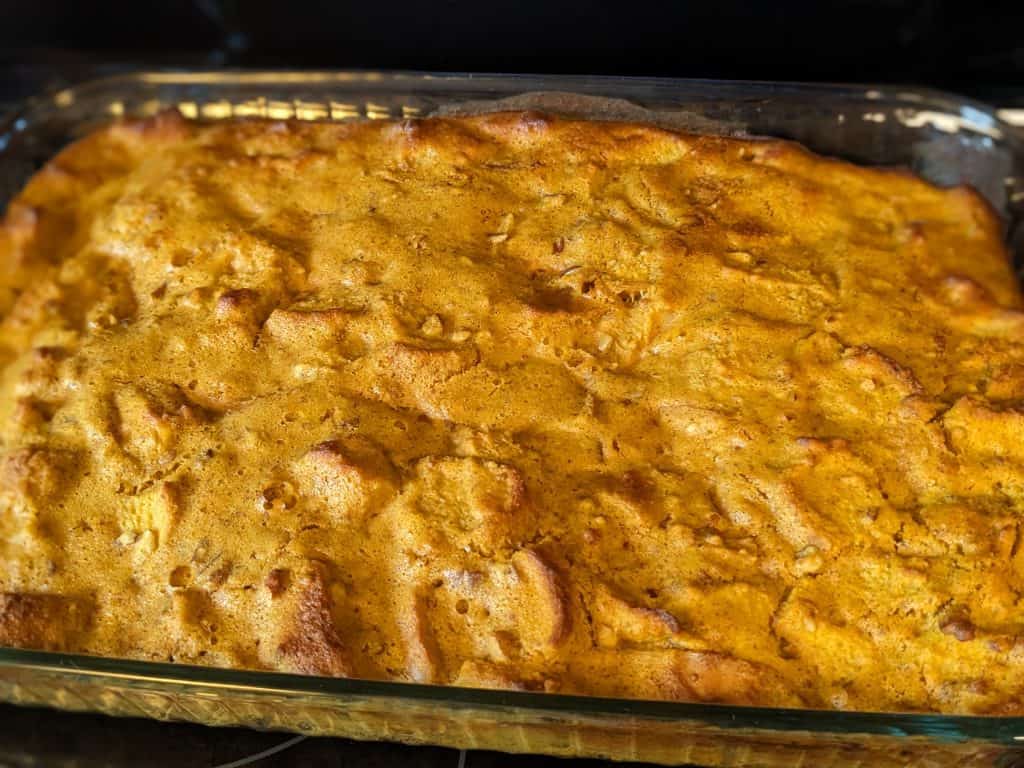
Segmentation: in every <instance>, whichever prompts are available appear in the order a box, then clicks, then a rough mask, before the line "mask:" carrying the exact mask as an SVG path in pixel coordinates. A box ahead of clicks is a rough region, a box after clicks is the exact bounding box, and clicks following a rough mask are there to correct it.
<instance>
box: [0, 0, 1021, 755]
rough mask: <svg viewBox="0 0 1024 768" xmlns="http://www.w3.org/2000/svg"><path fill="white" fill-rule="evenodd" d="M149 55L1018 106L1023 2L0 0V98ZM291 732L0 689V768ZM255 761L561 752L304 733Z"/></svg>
mask: <svg viewBox="0 0 1024 768" xmlns="http://www.w3.org/2000/svg"><path fill="white" fill-rule="evenodd" d="M154 66H156V67H196V66H234V67H237V66H242V67H244V66H250V67H255V66H260V67H300V68H301V67H321V68H364V69H387V68H390V69H396V68H401V69H419V70H438V71H491V72H535V73H581V74H612V75H615V74H618V75H662V76H681V77H709V78H743V79H759V80H810V81H847V82H862V83H866V82H876V83H905V84H914V85H929V86H933V87H938V88H945V89H949V90H953V91H957V92H961V93H964V94H967V95H971V96H974V97H977V98H982V99H986V100H989V101H992V102H993V103H996V104H997V105H999V106H1007V107H1008V106H1015V105H1020V106H1024V0H1015V1H1003V2H994V3H986V2H979V1H976V2H951V1H950V0H924V1H923V2H909V1H907V0H864V1H863V2H850V1H845V2H828V0H818V1H813V0H776V1H775V2H740V1H739V0H702V2H655V1H653V0H620V1H619V2H583V1H582V0H575V1H574V2H557V1H556V0H474V1H473V2H464V1H455V0H434V1H433V2H431V1H430V0H418V1H416V0H412V1H410V0H360V1H359V2H333V3H315V2H311V1H310V0H275V1H273V2H270V1H268V0H178V1H177V2H152V1H146V0H143V1H142V2H139V1H137V0H136V1H135V2H131V1H129V0H107V1H105V2H90V1H89V0H0V113H2V112H3V111H4V109H5V107H10V106H12V105H13V104H14V103H15V102H16V101H17V100H18V99H21V98H25V97H27V96H29V95H32V94H34V93H37V92H39V91H41V90H44V89H54V88H58V87H62V86H64V85H66V84H68V83H70V82H75V81H78V80H83V79H86V78H88V77H91V76H96V75H102V74H105V73H109V72H112V71H117V70H123V69H130V68H139V67H154ZM288 738H289V737H288V736H286V735H282V734H261V733H254V732H248V731H242V730H237V729H219V730H215V729H207V728H202V727H199V726H189V725H183V724H177V725H161V724H157V723H153V722H144V721H132V720H111V719H107V718H103V717H100V716H95V715H72V714H58V713H55V712H49V711H45V710H19V709H15V708H13V707H10V706H7V705H0V768H6V766H29V765H40V766H49V765H54V766H56V765H59V766H66V767H67V768H71V767H72V766H74V767H75V768H100V766H103V767H104V768H107V767H108V766H115V767H116V768H129V766H131V767H134V766H149V767H153V766H157V767H159V766H168V767H169V766H177V765H197V766H205V767H207V768H209V767H210V766H218V765H219V766H224V765H231V764H234V761H235V760H237V759H238V758H240V757H245V756H246V755H253V754H256V753H259V752H260V751H261V750H264V749H267V748H268V747H272V746H274V745H275V744H281V743H282V742H284V741H286V740H287V739H288ZM258 765H259V766H261V768H262V766H350V765H351V766H360V768H363V767H367V768H374V767H383V766H392V765H402V766H407V767H408V768H459V767H460V766H462V768H563V767H565V768H567V767H568V766H569V765H570V763H568V762H565V761H557V760H553V759H548V758H539V757H514V756H508V755H498V754H494V753H470V754H468V755H459V753H457V752H455V751H453V750H445V749H435V748H411V747H402V746H398V745H388V744H376V745H375V744H366V745H358V744H353V743H350V742H343V741H340V740H333V739H310V740H307V741H305V742H302V743H301V744H298V745H295V746H293V747H292V748H291V749H289V750H287V751H286V752H282V753H280V754H278V755H275V756H274V757H272V758H267V759H264V760H261V761H259V763H258ZM571 765H572V766H573V768H577V766H578V768H608V766H609V764H607V763H604V762H600V761H585V762H578V763H577V762H573V763H571Z"/></svg>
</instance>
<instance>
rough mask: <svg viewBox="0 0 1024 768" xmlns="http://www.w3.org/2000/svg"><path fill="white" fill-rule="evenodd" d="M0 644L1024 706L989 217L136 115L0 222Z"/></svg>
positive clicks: (978, 211)
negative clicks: (143, 118) (136, 118)
mask: <svg viewBox="0 0 1024 768" xmlns="http://www.w3.org/2000/svg"><path fill="white" fill-rule="evenodd" d="M0 366H2V369H0V370H2V373H0V424H2V427H0V429H2V431H0V454H2V455H0V593H2V594H3V597H2V598H0V643H3V644H10V645H20V646H26V647H37V648H39V647H41V648H50V649H63V650H71V651H81V652H88V653H98V654H105V655H111V656H131V657H136V658H149V659H174V660H177V661H185V662H192V663H205V664H217V665H222V666H235V667H250V668H260V669H280V670H291V671H297V672H305V673H312V674H327V675H352V676H359V677H370V678H378V679H397V680H418V681H424V682H437V683H443V684H456V685H476V686H491V687H502V688H513V689H516V688H519V689H527V690H546V691H562V692H580V693H588V694H596V695H610V696H630V697H642V698H664V699H689V700H702V701H722V702H734V703H743V704H763V705H783V706H810V707H834V708H840V709H878V710H895V709H901V710H920V711H942V712H995V713H1001V714H1011V713H1016V714H1020V713H1021V698H1022V697H1021V694H1020V691H1021V690H1022V689H1024V642H1021V637H1022V636H1024V612H1022V608H1021V606H1020V598H1019V595H1020V594H1024V553H1022V548H1021V547H1020V545H1019V539H1020V514H1021V512H1022V510H1024V504H1022V502H1024V449H1022V448H1021V445H1024V439H1022V438H1024V301H1022V297H1021V294H1020V292H1019V290H1018V288H1017V287H1016V284H1015V281H1014V279H1013V274H1012V271H1011V268H1010V265H1009V263H1008V260H1007V257H1006V253H1005V250H1004V247H1003V245H1002V243H1001V241H1000V234H999V227H998V222H997V221H996V219H995V217H994V215H993V213H992V212H991V210H989V209H988V208H987V206H986V205H985V203H984V202H983V201H982V200H981V199H980V198H979V197H978V196H977V195H976V194H974V193H972V192H970V191H968V190H939V189H936V188H934V187H931V186H929V185H927V184H925V183H923V182H922V181H920V180H918V179H915V178H914V177H912V176H910V175H908V174H893V173H889V172H883V171H877V170H870V169H864V168H857V167H854V166H851V165H848V164H845V163H841V162H838V161H834V160H827V159H823V158H820V157H817V156H815V155H813V154H811V153H809V152H807V151H805V150H803V149H801V148H799V147H797V146H795V145H792V144H787V143H781V142H774V141H743V140H735V139H725V138H716V137H698V136H686V135H680V134H674V133H670V132H666V131H662V130H657V129H655V128H652V127H649V126H643V125H628V124H611V123H598V122H578V121H577V122H574V121H567V120H559V119H554V118H549V117H545V116H543V115H536V114H531V115H523V114H495V115H485V116H480V117H473V118H461V119H429V120H421V121H404V122H395V123H378V122H370V123H364V124H344V125H343V124H300V123H271V122H260V121H252V122H227V123H221V124H214V125H201V124H194V123H189V122H187V121H185V120H183V119H181V118H180V117H177V116H175V115H173V114H166V115H161V116H159V117H157V118H154V119H152V120H147V121H141V122H129V123H118V124H115V125H112V126H110V127H108V128H106V129H103V130H101V131H98V132H97V133H95V134H93V135H91V136H89V137H87V138H85V139H84V140H82V141H81V142H78V143H77V144H74V145H72V146H71V147H69V148H68V149H66V150H65V151H64V152H62V153H61V154H60V155H58V156H57V157H56V158H55V159H54V160H53V161H52V162H51V163H50V164H49V165H48V166H47V167H46V168H44V169H43V170H42V171H40V173H39V174H37V175H36V176H35V177H34V178H33V179H32V181H30V183H29V184H28V186H27V187H26V188H25V190H24V191H23V192H22V193H21V194H20V195H19V196H18V198H17V199H16V200H15V201H14V202H13V203H12V204H11V205H10V206H9V208H8V211H7V214H6V216H5V218H4V220H3V223H2V224H0Z"/></svg>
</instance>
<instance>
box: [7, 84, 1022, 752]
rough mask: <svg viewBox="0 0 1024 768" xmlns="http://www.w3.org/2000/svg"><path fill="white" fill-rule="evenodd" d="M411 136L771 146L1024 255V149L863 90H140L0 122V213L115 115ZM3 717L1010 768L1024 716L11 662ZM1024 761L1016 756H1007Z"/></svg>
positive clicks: (962, 107) (942, 101) (979, 112)
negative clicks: (446, 122)
mask: <svg viewBox="0 0 1024 768" xmlns="http://www.w3.org/2000/svg"><path fill="white" fill-rule="evenodd" d="M172 107H173V108H177V109H179V110H180V111H181V112H182V113H183V114H184V115H185V116H186V117H189V118H195V119H203V120H219V119H226V118H231V117H265V118H271V119H300V120H357V119H384V118H403V117H404V118H410V117H417V116H422V115H429V114H435V113H456V112H462V111H482V110H494V109H523V108H533V109H544V110H547V111H550V112H555V113H561V114H567V115H572V116H582V117H589V118H609V119H626V120H644V121H648V122H654V123H657V124H661V125H664V126H667V127H672V128H679V129H684V130H689V131H694V132H708V133H725V134H738V135H755V136H774V137H781V138H789V139H794V140H798V141H800V142H802V143H803V144H805V145H807V146H809V147H810V148H812V149H814V150H816V151H818V152H821V153H825V154H830V155H836V156H839V157H842V158H845V159H849V160H853V161H856V162H860V163H866V164H871V165H882V166H898V167H905V168H909V169H910V170H912V171H914V172H915V173H918V174H919V175H921V176H923V177H924V178H926V179H928V180H929V181H932V182H934V183H937V184H940V185H954V184H970V185H971V186H973V187H975V188H976V189H977V190H978V191H979V192H981V194H983V195H984V196H985V197H986V199H987V200H988V201H989V202H990V203H991V204H992V206H993V208H994V209H995V210H996V211H997V212H998V213H999V214H1000V215H1001V216H1002V217H1003V220H1004V221H1005V222H1006V225H1007V244H1008V247H1009V248H1010V250H1011V252H1012V253H1013V254H1014V256H1015V257H1016V258H1018V259H1019V258H1020V257H1021V256H1022V255H1024V227H1022V226H1021V221H1022V220H1024V149H1022V142H1021V138H1020V136H1019V135H1018V134H1015V133H1014V129H1012V128H1009V127H1008V126H1007V125H1005V124H1004V123H1003V122H1002V121H1000V119H999V118H997V117H996V116H995V115H994V113H993V112H992V111H991V110H989V109H988V108H986V107H983V106H980V105H976V104H971V103H967V102H964V101H962V100H959V99H957V98H956V97H953V96H949V95H945V94H940V93H932V92H919V91H909V90H898V89H896V90H892V91H882V90H878V89H872V88H866V87H856V86H820V85H793V84H771V83H735V82H708V81H679V80H654V79H622V78H586V77H554V78H552V77H542V76H501V75H486V76H470V75H439V76H431V75H415V74H376V73H345V72H319V73H318V72H313V73H288V72H247V73H211V72H181V73H140V74H137V75H127V76H121V77H116V78H110V79H106V80H99V81H93V82H89V83H85V84H83V85H80V86H76V87H74V88H72V89H68V90H65V91H61V92H59V93H56V94H52V95H46V96H42V97H39V98H37V99H34V100H32V101H31V102H29V103H28V104H27V105H26V106H25V107H24V108H23V109H22V110H20V111H19V112H16V113H15V114H14V115H13V116H12V117H11V118H9V119H8V120H7V121H6V122H4V123H0V210H2V209H3V208H4V207H5V206H6V202H7V201H8V200H9V199H10V197H11V196H13V195H14V194H15V193H16V192H17V191H18V190H19V189H20V188H21V187H22V186H23V185H24V184H25V182H26V181H27V180H28V178H29V177H30V176H31V174H32V173H34V172H35V170H37V169H38V168H39V167H40V166H41V165H42V164H43V163H45V162H46V161H47V160H48V159H50V158H51V157H52V156H53V155H54V154H55V153H56V152H57V151H58V150H59V149H60V148H61V147H63V146H64V145H66V144H67V143H68V142H69V141H71V140H73V139H75V138H77V137H79V136H81V135H83V134H85V133H86V132H88V131H89V130H90V129H92V128H94V127H97V126H98V125H101V124H102V123H104V122H106V121H109V120H111V119H114V118H117V117H122V116H124V117H130V116H131V117H134V116H146V115H152V114H155V113H157V112H159V111H161V110H163V109H167V108H172ZM0 699H2V700H6V701H11V702H17V703H21V704H30V705H46V706H54V707H60V708H66V709H79V710H93V711H100V712H107V713H110V714H117V715H134V716H145V717H153V718H158V719H184V720H191V721H195V722H203V723H208V724H211V725H228V724H237V725H247V726H251V727H256V728H268V729H280V730H289V731H297V732H303V733H310V734H323V735H337V736H348V737H352V738H363V739H392V740H398V741H405V742H409V743H434V744H444V745H449V746H455V747H467V748H472V747H475V748H488V749H499V750H506V751H516V752H539V753H546V754H555V755H566V756H591V757H611V758H614V759H621V760H647V761H652V762H660V763H665V764H679V763H700V764H704V765H755V764H756V765H786V766H788V765H793V764H795V763H798V762H799V761H801V760H802V761H804V763H805V764H807V765H821V766H845V765H855V764H870V765H873V766H874V765H878V766H885V765H905V764H908V763H911V762H914V761H915V759H917V758H922V759H927V761H928V764H930V765H992V764H994V763H997V762H999V763H1001V764H1004V765H1009V764H1010V763H1009V762H1006V761H1012V760H1014V759H1019V758H1021V757H1022V756H1024V755H1022V753H1021V752H1020V751H1019V749H1020V747H1019V746H1018V745H1022V744H1024V742H1022V741H1021V740H1022V739H1024V718H1003V719H999V718H982V717H942V716H914V715H898V714H894V715H886V714H867V715H865V714H858V713H834V712H808V711H801V710H769V709H756V708H748V707H716V706H707V705H700V704H675V703H665V702H637V701H614V700H605V699H587V698H581V697H566V696H555V695H536V694H526V693H518V692H498V691H471V690H465V689H453V688H443V687H436V688H430V687H424V686H418V685H412V684H403V683H370V682H363V681H353V680H328V679H321V678H299V677H294V676H287V675H277V674H270V673H259V672H240V671H233V670H221V669H207V668H196V667H185V666H180V665H177V666H174V665H167V664H153V663H145V662H130V661H118V660H110V659H95V658H86V657H79V656H67V655H61V654H44V653H35V652H30V651H20V650H13V649H0ZM1015 756H1016V757H1015Z"/></svg>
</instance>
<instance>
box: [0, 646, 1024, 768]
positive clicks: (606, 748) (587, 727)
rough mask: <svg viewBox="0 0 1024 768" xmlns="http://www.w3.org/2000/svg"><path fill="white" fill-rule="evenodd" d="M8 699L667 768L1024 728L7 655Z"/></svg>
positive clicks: (937, 751)
mask: <svg viewBox="0 0 1024 768" xmlns="http://www.w3.org/2000/svg"><path fill="white" fill-rule="evenodd" d="M0 700H5V701H9V702H14V703H18V704H24V705H32V706H52V707H59V708H62V709H69V710H79V711H95V712H103V713H106V714H111V715H121V716H130V717H149V718H154V719H158V720H188V721H192V722H198V723H204V724H207V725H214V726H228V725H244V726H248V727H253V728H260V729H267V730H284V731H294V732H298V733H306V734H309V735H318V736H342V737H347V738H355V739H365V740H380V739H388V740H392V741H401V742H405V743H409V744H437V745H443V746H450V747H455V748H460V749H491V750H501V751H506V752H529V753H540V754H549V755H557V756H562V757H603V758H611V759H614V760H642V761H649V762H655V763H661V764H665V765H678V764H695V765H704V766H754V765H756V766H768V767H771V766H779V767H780V768H782V767H783V766H785V767H786V768H788V767H789V766H793V765H801V764H803V765H814V766H821V768H832V767H833V766H834V767H835V768H843V767H845V766H854V765H870V766H872V767H873V768H890V767H893V768H895V766H905V765H929V766H991V765H1005V766H1009V765H1011V764H1015V763H1012V761H1013V760H1014V759H1019V758H1020V757H1021V753H1020V751H1019V750H1018V749H1017V748H1016V747H1015V746H1014V745H1015V744H1016V743H1017V742H1016V739H1017V738H1019V736H1018V734H1021V733H1024V723H1022V722H1021V720H1022V719H1020V718H983V717H943V716H935V715H925V716H918V715H886V714H858V713H836V712H813V711H801V710H779V709H757V708H751V707H725V706H714V705H702V704H675V703H666V702H642V701H615V700H609V699H597V698H584V697H578V696H560V695H554V694H531V693H522V692H518V691H513V692H506V691H478V690H470V689H464V688H445V687H441V686H424V685H415V684H409V683H376V682H367V681H358V680H341V679H330V678H313V677H296V676H293V675H282V674H276V673H265V672H243V671H238V670H224V669H211V668H200V667H189V666H185V665H180V664H178V665H171V664H162V663H150V662H133V661H118V660H114V659H97V658H88V657H82V656H77V657H76V656H67V655H61V654H47V653H39V652H32V651H18V650H10V649H0Z"/></svg>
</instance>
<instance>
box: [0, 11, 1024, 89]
mask: <svg viewBox="0 0 1024 768" xmlns="http://www.w3.org/2000/svg"><path fill="white" fill-rule="evenodd" d="M125 65H127V66H141V65H164V66H174V65H182V66H188V65H193V66H194V65H229V66H277V67H296V66H297V67H357V68H405V69H422V70H444V71H456V70H475V71H493V72H551V73H589V74H624V75H625V74H647V75H669V76H685V77H712V78H749V79H762V80H766V79H783V80H828V81H857V82H869V81H870V82H883V83H892V82H899V83H912V84H921V85H932V86H937V87H941V88H947V89H951V90H955V91H960V92H963V93H967V94H969V95H974V96H980V97H982V98H990V99H991V100H996V101H999V100H1002V101H1004V102H1005V101H1006V97H1007V96H1008V97H1009V98H1010V99H1011V100H1014V101H1017V102H1018V103H1020V100H1021V97H1020V95H1019V94H1020V91H1021V90H1024V2H1022V0H1003V1H1001V2H991V3H986V2H962V1H961V2H952V1H951V0H923V1H922V2H911V1H907V0H862V1H860V2H851V1H849V0H846V1H845V2H828V0H817V1H815V0H776V2H749V1H747V2H742V1H740V0H702V2H657V1H656V0H620V1H619V2H585V1H583V0H574V1H573V2H557V0H474V1H473V2H465V1H464V0H434V1H433V2H431V1H430V0H418V1H417V0H413V1H410V0H359V2H351V1H341V2H320V3H318V2H312V1H311V0H274V1H273V2H271V1H269V0H178V1H176V2H138V1H131V0H107V1H105V2H89V1H88V0H0V96H2V95H3V94H4V93H6V95H7V96H8V98H11V97H12V96H20V95H23V94H24V92H25V91H26V90H31V89H32V88H35V87H37V83H38V82H39V81H40V80H43V81H46V80H47V78H49V77H54V73H57V74H56V76H57V77H63V78H65V79H68V80H73V79H78V78H81V77H82V76H85V75H87V74H92V73H95V72H96V70H101V71H103V70H109V69H110V68H112V67H115V66H125ZM1004 94H1005V95H1006V96H1004Z"/></svg>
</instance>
